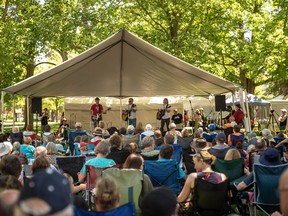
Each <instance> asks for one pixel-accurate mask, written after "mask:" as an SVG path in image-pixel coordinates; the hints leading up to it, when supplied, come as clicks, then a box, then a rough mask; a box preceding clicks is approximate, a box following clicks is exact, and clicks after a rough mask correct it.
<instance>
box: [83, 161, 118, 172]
mask: <svg viewBox="0 0 288 216" xmlns="http://www.w3.org/2000/svg"><path fill="white" fill-rule="evenodd" d="M86 165H89V166H94V167H99V168H105V167H109V166H115V165H116V163H115V162H114V161H113V160H112V159H108V158H97V157H96V158H93V159H91V160H88V161H86V163H85V164H84V166H83V167H82V169H81V171H80V172H81V173H82V174H84V175H86Z"/></svg>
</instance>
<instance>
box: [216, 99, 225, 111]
mask: <svg viewBox="0 0 288 216" xmlns="http://www.w3.org/2000/svg"><path fill="white" fill-rule="evenodd" d="M215 110H216V111H225V110H226V98H225V95H215Z"/></svg>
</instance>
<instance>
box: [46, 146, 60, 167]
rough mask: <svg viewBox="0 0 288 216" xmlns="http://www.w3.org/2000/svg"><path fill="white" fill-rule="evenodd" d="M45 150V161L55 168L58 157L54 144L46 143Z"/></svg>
mask: <svg viewBox="0 0 288 216" xmlns="http://www.w3.org/2000/svg"><path fill="white" fill-rule="evenodd" d="M46 149H47V156H46V158H47V160H48V161H49V162H50V164H52V165H54V166H57V162H56V157H58V156H59V154H58V148H57V146H56V144H55V143H54V142H48V143H47V145H46Z"/></svg>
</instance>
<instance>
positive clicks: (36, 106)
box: [32, 97, 42, 114]
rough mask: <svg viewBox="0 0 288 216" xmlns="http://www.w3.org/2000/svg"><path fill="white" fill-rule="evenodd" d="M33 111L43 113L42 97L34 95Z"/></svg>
mask: <svg viewBox="0 0 288 216" xmlns="http://www.w3.org/2000/svg"><path fill="white" fill-rule="evenodd" d="M32 113H38V114H41V113H42V98H41V97H33V98H32Z"/></svg>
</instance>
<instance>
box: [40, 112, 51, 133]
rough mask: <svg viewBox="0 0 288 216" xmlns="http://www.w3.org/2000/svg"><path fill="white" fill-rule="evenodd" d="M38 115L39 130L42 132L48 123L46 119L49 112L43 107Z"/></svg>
mask: <svg viewBox="0 0 288 216" xmlns="http://www.w3.org/2000/svg"><path fill="white" fill-rule="evenodd" d="M40 117H41V132H42V133H44V132H45V127H46V125H48V120H49V113H48V109H47V108H44V109H43V111H42V113H41V115H40Z"/></svg>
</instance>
